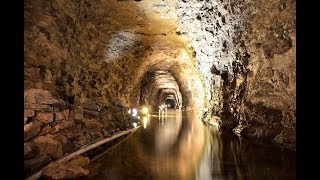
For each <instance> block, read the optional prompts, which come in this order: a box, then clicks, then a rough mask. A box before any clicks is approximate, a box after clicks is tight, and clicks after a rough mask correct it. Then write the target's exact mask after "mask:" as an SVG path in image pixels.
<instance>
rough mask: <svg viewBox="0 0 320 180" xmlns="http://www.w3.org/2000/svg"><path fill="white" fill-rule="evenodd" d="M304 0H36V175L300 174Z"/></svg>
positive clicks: (29, 55) (29, 112)
mask: <svg viewBox="0 0 320 180" xmlns="http://www.w3.org/2000/svg"><path fill="white" fill-rule="evenodd" d="M295 15H296V2H295V1H293V0H288V1H283V0H271V1H266V0H256V1H254V2H253V1H250V0H241V1H238V0H228V1H227V0H211V1H209V0H148V1H147V0H140V1H138V0H90V1H89V0H70V1H62V0H52V1H41V0H25V1H24V176H25V179H29V180H30V179H41V178H45V179H68V178H71V179H72V178H73V179H74V178H76V179H277V178H279V179H295V178H296V177H295V170H296V169H295V161H296V159H295V151H296V80H295V79H296V53H295V51H296V34H295V33H296V30H295V26H296V16H295Z"/></svg>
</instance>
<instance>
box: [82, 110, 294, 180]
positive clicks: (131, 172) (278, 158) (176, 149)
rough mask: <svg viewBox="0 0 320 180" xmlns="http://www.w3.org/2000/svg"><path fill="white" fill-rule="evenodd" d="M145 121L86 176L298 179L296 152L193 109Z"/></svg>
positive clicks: (103, 177)
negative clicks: (251, 139) (258, 142)
mask: <svg viewBox="0 0 320 180" xmlns="http://www.w3.org/2000/svg"><path fill="white" fill-rule="evenodd" d="M157 115H158V113H157ZM160 115H161V114H160ZM142 121H144V120H143V119H142ZM142 123H143V122H142ZM143 124H144V126H145V129H144V128H140V129H139V130H137V131H136V132H135V133H134V134H133V135H131V136H130V137H129V138H128V139H127V140H126V141H124V142H123V143H121V144H120V145H118V146H117V147H115V148H114V149H112V150H111V151H110V152H108V153H106V154H105V155H104V156H102V157H101V158H99V159H97V160H95V161H93V162H91V163H90V164H89V165H88V166H87V167H86V168H88V169H89V170H90V174H88V175H87V176H85V177H83V178H81V179H166V180H169V179H183V180H187V179H199V180H200V179H201V180H207V179H208V180H209V179H295V152H282V151H281V150H280V149H276V148H272V147H257V146H254V145H252V144H250V143H248V142H247V141H246V140H244V139H241V138H239V137H238V136H236V135H234V134H231V133H226V132H220V131H217V130H216V129H215V128H213V127H210V126H206V125H204V124H203V123H202V122H201V121H200V120H199V119H197V118H196V116H195V114H193V113H191V112H182V113H181V112H175V111H168V112H167V116H166V117H163V116H161V117H158V116H151V117H150V118H148V119H147V120H146V123H143Z"/></svg>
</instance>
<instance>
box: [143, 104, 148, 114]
mask: <svg viewBox="0 0 320 180" xmlns="http://www.w3.org/2000/svg"><path fill="white" fill-rule="evenodd" d="M141 111H142V114H148V113H149V108H148V107H146V106H143V107H142V108H141Z"/></svg>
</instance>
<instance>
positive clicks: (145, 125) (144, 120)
mask: <svg viewBox="0 0 320 180" xmlns="http://www.w3.org/2000/svg"><path fill="white" fill-rule="evenodd" d="M147 122H148V118H147V117H146V116H144V117H143V128H144V129H145V128H146V127H147Z"/></svg>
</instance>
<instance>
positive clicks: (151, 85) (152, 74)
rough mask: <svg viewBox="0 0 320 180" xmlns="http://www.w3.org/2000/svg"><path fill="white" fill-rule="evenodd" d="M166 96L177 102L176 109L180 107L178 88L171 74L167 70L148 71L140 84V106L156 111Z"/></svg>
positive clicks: (180, 97)
mask: <svg viewBox="0 0 320 180" xmlns="http://www.w3.org/2000/svg"><path fill="white" fill-rule="evenodd" d="M168 96H170V97H172V98H173V99H174V100H175V101H176V102H177V103H175V104H177V106H178V107H180V106H182V102H183V101H182V95H181V92H180V88H179V86H178V84H177V82H176V80H175V78H174V77H173V76H172V74H171V73H170V72H169V71H168V70H152V71H148V72H147V73H146V74H145V76H144V78H143V80H142V82H141V91H140V105H147V106H149V107H151V108H152V109H153V110H158V108H159V106H161V105H162V104H165V100H166V98H167V97H168Z"/></svg>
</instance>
